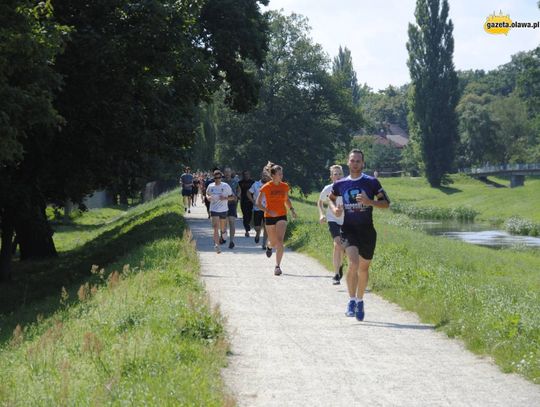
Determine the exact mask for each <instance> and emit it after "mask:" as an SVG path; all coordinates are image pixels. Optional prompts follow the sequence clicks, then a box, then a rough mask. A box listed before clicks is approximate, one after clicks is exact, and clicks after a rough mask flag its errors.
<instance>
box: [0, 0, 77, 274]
mask: <svg viewBox="0 0 540 407" xmlns="http://www.w3.org/2000/svg"><path fill="white" fill-rule="evenodd" d="M0 23H1V24H0V38H1V41H2V46H1V47H0V221H1V226H0V228H1V230H2V236H1V242H2V247H1V250H0V281H4V280H7V279H8V278H9V276H10V274H11V263H10V260H11V252H12V241H13V234H14V231H15V229H18V230H20V229H21V227H22V224H23V223H24V220H28V218H33V222H32V223H33V226H34V227H35V229H36V230H39V231H41V233H40V250H41V252H42V253H44V254H50V255H55V254H56V251H55V250H54V245H52V239H51V232H50V228H48V225H47V224H46V223H45V222H42V221H40V219H41V216H40V214H41V210H44V209H43V206H42V205H40V204H39V202H36V199H37V197H36V195H35V194H32V191H31V188H29V187H28V185H27V184H26V181H27V180H26V179H23V180H21V181H22V182H18V180H17V177H16V175H15V173H16V172H17V168H20V167H22V166H23V164H22V161H23V158H24V156H25V155H27V154H28V147H27V145H28V142H29V140H35V141H36V144H37V145H42V144H46V143H48V142H49V140H50V131H51V129H52V128H53V127H54V126H58V125H60V123H61V117H60V115H59V114H58V112H57V110H56V109H55V108H54V106H53V99H54V92H55V91H56V90H57V89H58V88H59V86H60V83H61V82H60V80H61V77H60V75H58V74H57V73H56V72H54V70H53V67H52V66H53V64H52V63H53V61H54V59H55V57H56V55H57V54H58V53H59V52H60V51H61V49H62V45H63V41H62V36H63V35H65V34H67V32H68V30H67V28H66V27H62V26H59V25H58V24H57V23H55V22H54V21H53V19H52V7H51V4H50V2H48V1H47V2H42V3H39V4H38V5H35V4H33V2H29V1H22V0H7V1H4V2H2V4H1V5H0ZM37 201H39V199H37ZM30 202H33V203H34V205H32V204H29V203H30ZM28 206H33V215H34V216H28V212H30V213H31V211H30V210H28V211H27V215H26V216H25V217H18V218H17V217H16V216H15V213H16V212H17V211H23V210H24V209H27V208H28ZM21 238H22V239H20V240H21V243H22V246H21V247H24V251H23V252H22V253H21V254H22V255H23V256H26V255H27V252H28V250H26V249H27V248H28V245H27V244H25V243H28V240H25V238H26V239H30V238H31V236H28V235H25V234H24V233H21ZM34 240H35V239H34Z"/></svg>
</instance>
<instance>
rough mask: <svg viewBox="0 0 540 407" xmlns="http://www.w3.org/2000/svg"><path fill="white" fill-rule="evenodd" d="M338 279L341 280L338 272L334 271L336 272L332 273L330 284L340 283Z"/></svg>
mask: <svg viewBox="0 0 540 407" xmlns="http://www.w3.org/2000/svg"><path fill="white" fill-rule="evenodd" d="M339 280H341V278H340V277H339V273H336V274H335V275H334V277H332V284H333V285H339V284H341V283H340V281H339Z"/></svg>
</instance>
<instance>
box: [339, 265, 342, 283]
mask: <svg viewBox="0 0 540 407" xmlns="http://www.w3.org/2000/svg"><path fill="white" fill-rule="evenodd" d="M342 278H343V264H342V265H341V266H339V279H340V280H341V279H342Z"/></svg>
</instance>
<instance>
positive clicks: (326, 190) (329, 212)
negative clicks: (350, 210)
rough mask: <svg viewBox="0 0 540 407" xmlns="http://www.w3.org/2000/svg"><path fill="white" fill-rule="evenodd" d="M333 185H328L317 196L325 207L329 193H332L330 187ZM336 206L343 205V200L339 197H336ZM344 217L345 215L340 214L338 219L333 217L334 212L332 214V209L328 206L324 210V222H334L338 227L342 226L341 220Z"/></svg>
mask: <svg viewBox="0 0 540 407" xmlns="http://www.w3.org/2000/svg"><path fill="white" fill-rule="evenodd" d="M333 185H334V184H328V185H327V186H325V187H324V188H323V190H322V191H321V195H320V196H319V199H320V200H321V201H323V203H324V204H325V205H328V202H329V201H330V199H329V198H328V197H329V196H330V193H331V192H332V186H333ZM336 205H343V198H342V197H341V196H338V197H336ZM344 217H345V213H342V214H341V216H340V217H339V218H337V217H336V215H334V212H332V209H330V205H328V206H327V208H326V220H327V221H328V222H336V223H337V224H338V225H343V218H344Z"/></svg>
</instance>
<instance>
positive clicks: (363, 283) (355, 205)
mask: <svg viewBox="0 0 540 407" xmlns="http://www.w3.org/2000/svg"><path fill="white" fill-rule="evenodd" d="M348 165H349V171H350V175H349V176H348V177H346V178H342V179H340V180H339V181H337V182H335V183H334V185H333V186H332V192H331V193H330V195H329V199H330V202H329V204H330V208H331V210H332V211H333V212H334V214H335V215H336V216H338V217H339V216H341V215H342V214H343V213H344V214H345V216H344V219H343V226H342V227H341V234H342V242H343V246H344V247H345V250H346V252H347V257H348V258H349V270H348V273H347V288H348V291H349V297H350V299H349V303H348V305H347V312H346V313H345V315H347V316H348V317H353V316H356V319H357V320H359V321H363V320H364V293H365V291H366V287H367V283H368V277H369V265H370V263H371V260H372V259H373V253H374V252H375V244H376V242H377V232H376V231H375V228H374V227H373V216H372V213H373V207H377V208H381V209H384V208H388V207H389V206H390V200H389V199H388V196H387V195H386V193H385V192H384V189H383V188H382V186H381V184H380V183H379V181H378V180H377V179H376V178H374V177H371V176H369V175H366V174H363V173H362V170H363V169H364V153H363V152H362V151H361V150H356V149H355V150H352V151H351V152H350V153H349V162H348ZM338 196H341V197H342V198H343V204H340V205H337V204H336V199H337V197H338ZM375 198H377V199H376V200H375Z"/></svg>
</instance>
